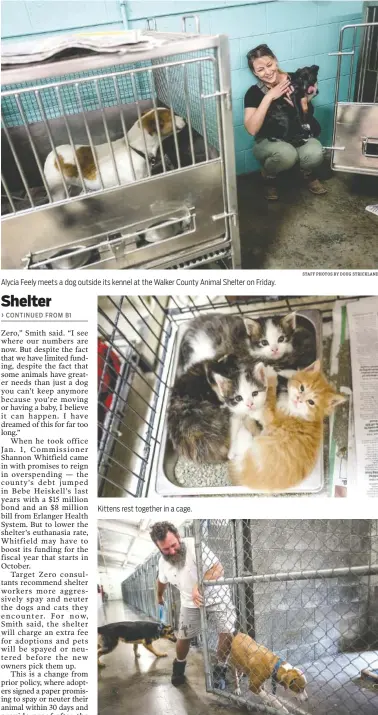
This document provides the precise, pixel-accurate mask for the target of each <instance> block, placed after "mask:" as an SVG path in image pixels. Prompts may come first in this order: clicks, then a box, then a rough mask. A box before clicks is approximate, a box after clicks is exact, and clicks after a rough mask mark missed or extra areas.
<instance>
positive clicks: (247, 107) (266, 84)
mask: <svg viewBox="0 0 378 715" xmlns="http://www.w3.org/2000/svg"><path fill="white" fill-rule="evenodd" d="M247 58H248V64H249V67H250V69H251V71H252V72H253V74H254V75H255V77H257V79H258V82H257V84H254V85H252V87H250V88H249V90H248V91H247V93H246V95H245V97H244V126H245V128H246V130H247V132H248V133H249V134H252V136H254V137H255V144H254V148H253V153H254V155H255V157H256V159H257V160H258V161H260V162H261V164H262V166H263V169H262V172H261V173H262V176H263V179H264V182H265V197H266V198H267V199H268V200H270V201H275V200H277V199H278V194H277V187H276V177H277V174H279V173H280V172H281V171H287V169H291V167H292V166H294V164H296V162H297V161H299V165H300V168H301V172H302V174H303V177H304V180H305V181H306V184H307V187H308V189H309V190H310V191H311V192H312V193H313V194H316V195H319V196H320V195H322V194H326V193H327V190H326V189H325V188H324V186H323V185H322V184H321V182H320V181H319V179H318V178H316V176H315V174H314V170H315V169H316V168H317V167H318V166H320V164H321V163H322V161H323V147H322V145H321V143H320V141H319V140H318V139H315V136H319V134H320V125H319V124H318V122H317V121H316V119H315V117H314V109H313V107H312V105H311V101H310V100H307V99H304V100H302V102H306V109H307V110H308V115H307V116H308V118H307V121H308V123H309V125H310V128H311V132H312V134H313V135H314V136H313V137H312V138H310V139H308V140H307V141H306V142H305V143H304V144H303V146H299V147H294V146H293V145H292V144H290V143H289V142H287V141H283V140H280V139H276V140H274V141H273V140H272V139H269V138H268V135H267V131H268V130H267V128H266V127H265V131H264V123H265V120H266V115H267V113H268V110H269V108H270V106H271V104H272V102H275V101H276V100H277V99H279V98H280V97H284V99H285V100H286V102H287V106H288V113H289V116H291V115H293V117H294V116H295V108H294V104H293V102H292V101H291V99H290V94H291V93H292V88H291V87H290V74H289V73H287V72H283V71H282V70H281V69H280V68H279V66H278V60H277V58H276V56H275V55H274V54H273V52H272V51H271V50H270V49H269V47H268V46H267V45H259V46H258V47H255V48H254V49H253V50H251V51H250V52H249V53H248V55H247ZM302 106H303V104H302Z"/></svg>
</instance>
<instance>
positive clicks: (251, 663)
mask: <svg viewBox="0 0 378 715" xmlns="http://www.w3.org/2000/svg"><path fill="white" fill-rule="evenodd" d="M228 665H229V666H230V668H232V669H233V670H234V674H235V684H236V690H235V693H236V694H237V695H240V681H239V674H240V673H244V674H245V675H247V676H248V678H249V689H250V691H251V692H252V693H254V694H255V695H259V696H260V697H261V698H262V699H263V700H264V701H265V702H266V703H267V705H271V706H273V705H274V706H276V707H277V706H279V707H280V708H281V709H282V710H283V711H286V712H287V710H286V708H285V707H284V705H283V704H282V703H281V702H280V701H279V700H278V698H277V697H275V695H273V694H272V693H268V692H267V691H266V690H265V689H264V683H265V682H266V681H267V680H269V678H272V680H273V681H275V682H276V683H277V684H278V685H281V686H283V687H284V688H285V690H290V691H291V692H292V693H293V695H294V696H295V697H297V698H298V699H299V700H302V701H304V700H307V693H306V690H305V688H306V685H307V681H306V678H305V676H304V674H303V673H302V671H301V670H300V669H299V668H293V666H292V665H290V663H287V662H286V661H284V660H281V658H279V656H278V655H275V653H272V651H271V650H269V649H268V648H265V646H263V645H260V643H256V641H254V640H253V638H250V636H248V635H246V634H245V633H237V634H236V635H235V637H234V638H233V640H232V646H231V654H230V657H229V660H228Z"/></svg>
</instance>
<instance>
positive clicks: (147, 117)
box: [141, 110, 157, 136]
mask: <svg viewBox="0 0 378 715" xmlns="http://www.w3.org/2000/svg"><path fill="white" fill-rule="evenodd" d="M141 122H142V127H143V129H144V130H145V131H146V132H147V133H148V134H151V136H153V135H154V134H157V129H156V120H155V113H154V112H152V111H151V110H149V111H148V112H146V113H145V114H142V119H141Z"/></svg>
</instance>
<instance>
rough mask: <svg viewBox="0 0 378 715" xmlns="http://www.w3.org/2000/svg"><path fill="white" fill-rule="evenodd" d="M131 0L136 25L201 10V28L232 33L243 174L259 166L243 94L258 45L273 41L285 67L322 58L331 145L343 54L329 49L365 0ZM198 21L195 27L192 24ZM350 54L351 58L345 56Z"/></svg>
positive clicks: (166, 23) (321, 101)
mask: <svg viewBox="0 0 378 715" xmlns="http://www.w3.org/2000/svg"><path fill="white" fill-rule="evenodd" d="M170 6H171V8H173V3H170V2H140V1H139V0H130V1H129V2H128V17H129V19H130V26H131V27H144V26H145V18H146V17H153V16H155V17H157V26H158V29H159V30H167V31H174V30H178V29H179V28H180V27H181V20H180V15H182V14H184V11H185V12H196V14H198V15H199V18H200V28H201V32H204V33H212V34H214V33H216V34H217V33H224V34H227V35H228V36H229V38H230V53H231V75H232V80H231V82H232V97H233V115H234V127H235V151H236V168H237V173H238V174H243V173H246V172H249V171H255V170H256V169H258V168H259V164H258V162H257V161H256V160H255V158H254V157H253V154H252V151H251V148H252V145H253V138H252V137H251V136H250V135H249V134H248V133H247V132H246V130H245V129H244V126H243V113H244V108H243V98H244V94H245V92H246V90H247V89H248V87H249V86H250V85H251V84H252V83H253V82H254V81H255V80H254V78H253V76H252V75H251V72H250V70H249V68H248V67H247V60H246V54H247V52H248V50H250V49H251V48H252V47H254V46H256V45H259V44H260V43H262V42H265V43H267V44H268V45H269V46H270V47H271V48H272V50H273V52H275V54H276V55H277V57H278V59H279V61H280V63H281V66H282V67H283V69H288V70H296V69H297V68H298V67H300V66H304V65H306V64H318V65H319V66H320V72H319V80H320V81H319V96H318V97H317V98H316V99H315V100H314V107H316V117H317V119H318V121H319V122H320V124H321V126H322V134H321V140H322V142H323V144H324V145H325V146H328V145H329V144H330V143H331V141H332V125H333V108H334V104H333V102H334V93H335V77H336V65H337V58H336V57H329V56H328V52H334V51H335V50H337V49H338V38H339V30H340V27H342V26H343V25H345V24H349V23H351V22H354V21H357V22H359V21H361V16H362V2H350V1H348V2H342V1H341V2H308V1H306V0H305V1H304V2H282V1H281V2H280V1H279V2H257V3H256V2H235V1H234V2H230V1H229V2H223V3H221V2H218V1H216V2H213V3H211V2H195V0H192V2H179V3H175V4H174V8H175V10H174V13H175V14H173V9H171V12H168V11H169V9H170ZM164 13H165V14H164ZM192 27H194V26H193V25H192ZM345 59H348V58H345ZM348 72H349V62H348V61H344V60H343V65H342V75H343V80H342V87H341V89H342V90H343V89H344V88H345V86H346V84H347V80H348Z"/></svg>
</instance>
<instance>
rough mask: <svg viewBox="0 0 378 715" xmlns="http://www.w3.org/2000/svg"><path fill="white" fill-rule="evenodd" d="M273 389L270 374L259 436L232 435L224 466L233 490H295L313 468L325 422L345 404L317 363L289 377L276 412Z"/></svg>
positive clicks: (247, 431) (245, 430)
mask: <svg viewBox="0 0 378 715" xmlns="http://www.w3.org/2000/svg"><path fill="white" fill-rule="evenodd" d="M276 386H277V375H276V374H274V375H273V374H272V373H271V372H270V371H269V376H268V390H267V396H266V403H265V407H264V409H263V423H264V430H263V432H262V433H261V434H260V435H259V436H258V437H255V438H253V437H252V429H251V427H249V426H248V424H247V423H245V425H243V426H241V427H240V429H239V430H238V432H237V435H236V438H235V442H234V444H233V445H232V455H233V458H232V460H231V461H230V464H229V475H230V479H231V481H232V483H233V484H238V485H241V486H246V487H249V488H250V489H263V490H264V491H271V492H273V491H281V490H282V489H289V488H290V487H294V486H295V485H297V484H299V483H300V482H301V481H302V480H303V479H305V477H307V476H308V475H309V474H310V473H311V471H312V470H313V468H314V466H315V464H316V460H317V457H318V453H319V449H320V446H321V442H322V435H323V419H324V417H325V416H326V415H330V414H331V413H332V412H333V410H334V409H335V407H336V406H337V405H339V404H340V403H342V402H344V401H345V399H346V398H345V396H344V395H339V394H338V393H337V392H336V391H335V390H334V389H333V387H332V386H331V385H330V383H329V382H328V381H327V380H326V378H325V376H324V375H323V373H322V372H321V366H320V361H319V360H316V362H314V363H313V364H312V365H310V366H309V367H307V368H305V369H304V370H298V371H297V372H295V373H294V375H293V376H292V377H291V378H290V379H289V382H288V395H287V398H286V401H285V403H283V404H282V406H281V404H280V403H279V405H278V407H277V398H276Z"/></svg>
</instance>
